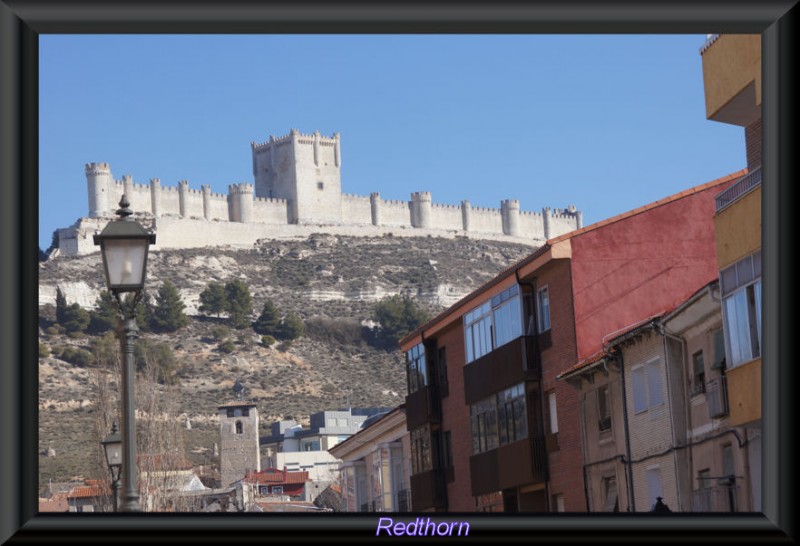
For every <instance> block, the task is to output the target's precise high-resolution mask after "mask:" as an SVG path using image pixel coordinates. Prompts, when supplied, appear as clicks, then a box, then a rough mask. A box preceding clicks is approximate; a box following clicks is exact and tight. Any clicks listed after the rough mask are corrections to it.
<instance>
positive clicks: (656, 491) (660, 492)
mask: <svg viewBox="0 0 800 546" xmlns="http://www.w3.org/2000/svg"><path fill="white" fill-rule="evenodd" d="M658 497H662V498H663V497H664V489H663V487H662V484H661V467H660V466H651V467H650V468H648V469H647V500H648V506H650V509H651V510H652V509H653V506H655V504H656V501H657V500H658Z"/></svg>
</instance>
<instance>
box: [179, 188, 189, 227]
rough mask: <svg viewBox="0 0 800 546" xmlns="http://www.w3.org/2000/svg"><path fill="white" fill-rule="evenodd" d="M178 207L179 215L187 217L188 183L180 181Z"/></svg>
mask: <svg viewBox="0 0 800 546" xmlns="http://www.w3.org/2000/svg"><path fill="white" fill-rule="evenodd" d="M178 207H179V210H180V215H181V216H182V217H184V218H186V217H187V216H189V181H188V180H181V181H180V182H178Z"/></svg>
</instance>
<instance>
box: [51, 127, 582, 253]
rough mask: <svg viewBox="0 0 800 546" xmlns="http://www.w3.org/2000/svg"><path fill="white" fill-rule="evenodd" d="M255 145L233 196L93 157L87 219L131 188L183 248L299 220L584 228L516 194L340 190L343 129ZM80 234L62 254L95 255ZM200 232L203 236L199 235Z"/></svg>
mask: <svg viewBox="0 0 800 546" xmlns="http://www.w3.org/2000/svg"><path fill="white" fill-rule="evenodd" d="M250 146H251V152H252V156H253V176H254V180H253V182H252V183H251V182H240V183H232V184H229V185H228V187H227V190H228V193H227V194H224V193H213V192H212V191H211V187H210V185H208V184H203V185H202V186H201V187H200V188H199V189H198V188H192V187H191V186H190V184H189V181H188V180H180V181H178V183H177V185H166V186H165V185H162V183H161V180H160V179H159V178H151V179H150V183H149V184H139V183H134V181H133V177H132V176H131V175H124V176H123V177H122V179H120V180H115V179H114V178H113V177H112V175H111V166H110V165H109V164H108V163H86V164H85V174H86V180H87V187H88V197H89V218H90V219H92V218H96V219H101V220H104V219H108V218H112V217H113V215H114V211H115V210H116V208H117V203H118V202H119V200H120V197H121V196H122V194H123V193H126V194H128V199H129V200H130V202H131V209H132V210H133V211H134V212H135V213H137V214H139V215H142V217H143V218H147V219H152V222H153V225H154V226H155V229H156V230H157V231H158V233H159V239H158V240H159V241H161V242H162V243H161V244H163V245H170V246H176V247H180V246H181V245H182V244H185V245H188V246H203V245H208V244H212V241H214V240H216V239H220V240H225V241H228V243H229V244H234V245H235V244H239V243H242V244H252V242H254V240H253V241H251V239H252V237H254V236H255V234H260V238H264V237H266V236H267V235H268V234H269V233H273V234H280V233H287V234H288V233H293V232H295V231H297V232H302V230H300V226H315V227H316V228H315V229H317V230H319V227H325V226H330V229H329V231H331V232H336V233H348V234H357V233H359V232H363V233H365V234H367V233H369V234H370V235H374V234H375V233H379V232H381V230H383V229H384V228H385V229H394V228H402V231H401V232H400V233H403V234H405V235H413V233H414V232H415V231H418V232H419V233H420V234H423V233H424V234H428V235H429V234H435V233H441V234H447V236H453V234H463V235H465V236H473V237H483V238H498V237H499V238H503V237H510V238H512V239H513V240H515V241H520V242H525V241H529V242H530V243H531V244H534V243H535V244H539V243H541V242H542V241H544V240H546V239H549V238H552V237H555V236H557V235H560V234H562V233H566V232H568V231H572V230H575V229H579V228H581V227H582V213H581V211H579V210H577V208H576V207H575V205H573V204H570V205H568V206H567V208H558V209H551V208H550V207H542V208H541V209H540V210H535V211H525V210H521V209H520V202H519V200H518V199H503V200H501V201H500V208H490V207H473V206H472V205H471V204H470V201H469V200H468V199H465V200H462V201H461V202H460V203H459V204H457V205H454V204H449V203H435V202H434V201H433V195H432V193H431V192H430V191H415V192H411V193H410V198H409V200H407V201H406V200H401V199H382V198H381V196H380V193H379V192H372V193H370V194H369V195H356V194H350V193H343V192H342V191H341V190H342V184H341V173H340V166H341V156H340V154H341V137H340V135H339V133H334V134H333V136H323V135H321V134H320V132H319V131H316V132H314V133H310V134H306V133H300V131H298V130H297V129H292V130H291V131H290V132H289V133H288V134H286V135H283V136H279V137H275V136H273V135H270V136H269V139H268V140H267V141H264V142H256V141H251V143H250ZM308 146H311V147H312V149H309V148H308ZM278 166H280V168H279V167H278ZM183 222H195V223H197V222H199V223H200V224H202V223H203V222H206V224H203V225H209V226H210V225H211V224H207V222H214V223H213V226H214V227H213V230H215V231H214V233H220V236H219V237H217V236H213V235H211V234H209V233H207V232H205V231H204V229H200V228H199V227H198V225H196V224H192V225H193V227H191V228H188V227H187V228H185V229H179V227H180V226H181V225H182V223H183ZM79 224H80V222H79ZM76 226H78V224H76ZM187 226H188V224H187ZM261 226H263V227H261ZM348 226H350V227H348ZM351 228H352V229H351ZM265 229H266V230H267V231H266V232H265V231H264V230H265ZM70 230H73V231H70ZM74 230H78V231H79V230H80V228H79V227H75V226H73V228H66V229H62V230H59V241H61V240H62V239H61V238H62V237H63V240H64V245H63V246H62V245H61V243H59V247H60V248H62V252H64V253H65V254H68V255H69V254H75V253H77V254H83V253H88V252H94V251H96V248H94V247H93V245H91V244H90V243H91V241H90V239H91V237H88V238H87V237H83V238H81V237H79V236H78V235H76V233H77V231H74ZM165 230H166V231H165ZM171 230H176V231H175V232H174V233H173V232H172V231H171ZM343 230H344V231H343ZM348 230H349V231H348ZM353 230H354V231H353ZM376 230H377V231H376ZM351 232H352V233H351ZM199 233H205V235H203V236H202V237H200V236H199V235H198V234H199ZM223 235H224V237H223ZM87 240H88V241H89V242H86V241H87ZM247 241H250V242H249V243H247ZM161 244H160V245H161Z"/></svg>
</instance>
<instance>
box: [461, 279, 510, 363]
mask: <svg viewBox="0 0 800 546" xmlns="http://www.w3.org/2000/svg"><path fill="white" fill-rule="evenodd" d="M521 335H522V305H521V303H520V297H519V286H518V285H516V284H515V285H513V286H511V287H509V288H508V289H506V290H504V291H503V292H501V293H500V294H498V295H496V296H494V297H493V298H492V299H491V300H489V301H487V302H485V303H483V304H482V305H480V306H478V307H476V308H475V309H473V310H472V311H470V312H469V313H467V314H466V315H464V341H465V344H466V351H467V363H470V362H472V361H474V360H477V359H478V358H480V357H482V356H483V355H485V354H487V353H489V352H491V351H492V350H493V349H496V348H497V347H500V346H501V345H505V344H506V343H508V342H509V341H511V340H513V339H516V338H518V337H519V336H521Z"/></svg>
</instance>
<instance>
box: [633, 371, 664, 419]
mask: <svg viewBox="0 0 800 546" xmlns="http://www.w3.org/2000/svg"><path fill="white" fill-rule="evenodd" d="M631 375H632V376H633V412H634V413H641V412H643V411H646V410H648V409H653V408H655V407H657V406H660V405H662V404H663V403H664V382H663V381H662V378H661V364H660V362H659V359H658V358H655V359H653V360H651V361H649V362H647V363H645V364H642V365H641V366H636V367H634V368H633V369H632V370H631Z"/></svg>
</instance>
